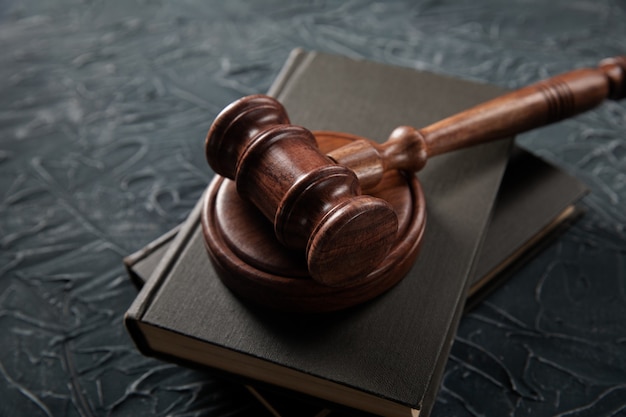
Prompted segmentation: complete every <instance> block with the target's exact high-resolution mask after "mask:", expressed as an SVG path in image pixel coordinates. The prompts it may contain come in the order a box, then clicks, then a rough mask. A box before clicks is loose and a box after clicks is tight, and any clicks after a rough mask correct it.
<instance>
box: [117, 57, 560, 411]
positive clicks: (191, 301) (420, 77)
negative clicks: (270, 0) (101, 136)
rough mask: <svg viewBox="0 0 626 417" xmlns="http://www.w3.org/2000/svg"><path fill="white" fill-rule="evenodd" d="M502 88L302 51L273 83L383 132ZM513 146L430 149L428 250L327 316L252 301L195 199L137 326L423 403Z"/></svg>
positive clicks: (336, 387) (175, 345)
mask: <svg viewBox="0 0 626 417" xmlns="http://www.w3.org/2000/svg"><path fill="white" fill-rule="evenodd" d="M501 92H502V91H501V90H500V89H498V88H495V87H492V86H486V85H481V84H476V83H472V82H467V81H461V80H457V79H453V78H449V77H444V76H438V75H434V74H430V73H424V72H418V71H413V70H410V69H404V68H396V67H389V66H385V65H381V64H376V63H371V62H365V61H355V60H351V59H348V58H343V57H337V56H331V55H324V54H318V53H306V52H303V51H298V52H296V53H294V54H293V55H292V57H291V59H290V60H289V62H288V64H287V65H286V66H285V69H284V71H283V72H282V73H281V75H280V76H279V78H278V80H277V82H276V83H275V85H274V87H273V88H272V90H271V91H270V94H273V95H274V96H276V97H277V98H278V99H279V100H281V101H282V102H283V103H284V104H285V106H286V108H287V110H288V111H289V113H290V116H291V119H292V122H293V123H295V124H301V125H304V126H307V127H308V128H310V129H312V130H337V131H347V132H351V133H355V134H359V135H363V136H366V137H369V138H372V139H374V140H379V141H384V140H385V139H386V137H387V135H388V134H389V133H390V132H391V130H392V129H393V128H394V127H396V126H398V125H401V124H413V125H415V126H424V125H427V124H430V123H432V122H434V121H436V120H439V119H441V118H443V117H446V116H448V115H450V114H453V113H456V112H458V111H460V110H463V109H465V108H467V107H470V106H472V105H474V104H476V103H478V102H482V101H485V100H487V99H489V98H491V97H493V96H495V95H498V94H500V93H501ZM199 146H201V145H200V144H199ZM510 146H511V140H503V141H500V142H497V143H491V144H486V145H480V146H477V147H474V148H471V149H466V150H462V151H457V152H453V153H450V154H448V155H443V156H439V157H436V158H434V159H432V160H431V161H429V162H428V164H427V166H426V168H425V169H424V170H423V171H421V172H420V173H419V178H420V180H421V182H422V185H423V187H424V191H425V194H426V199H427V216H428V224H427V228H426V233H425V237H424V242H423V247H422V250H421V253H420V256H419V258H418V261H417V262H416V264H415V265H414V267H413V269H412V270H411V271H410V273H409V274H408V276H407V277H406V278H405V279H404V280H403V281H402V282H401V283H400V284H398V285H397V286H396V287H394V288H393V289H392V290H390V291H389V292H387V293H386V294H384V295H382V296H380V297H378V298H377V299H375V300H373V301H371V302H368V303H365V304H363V305H361V306H358V307H356V308H352V309H349V310H346V311H343V312H338V313H333V314H326V315H319V316H310V315H309V316H301V315H290V314H280V313H274V312H270V311H266V310H260V309H258V308H255V307H253V306H250V305H247V304H245V303H242V302H241V301H240V300H239V299H238V298H237V297H236V296H235V295H234V294H232V293H230V292H229V291H228V290H227V289H226V288H225V287H224V286H223V285H222V284H221V282H220V281H219V279H218V278H217V276H216V274H215V271H214V269H213V267H212V265H211V263H210V261H209V258H208V256H207V255H206V253H205V249H204V245H203V242H202V237H201V231H200V229H199V222H198V209H196V210H194V212H193V213H192V214H191V215H190V216H189V219H188V220H187V221H186V222H185V223H184V224H183V226H182V227H181V229H180V231H179V232H178V233H177V234H176V236H175V237H174V238H173V239H172V241H171V244H170V245H169V247H168V248H167V250H166V251H165V252H164V255H163V257H162V260H161V262H159V264H158V266H157V267H156V270H155V271H154V273H153V275H152V277H151V278H150V279H149V280H148V282H147V284H146V285H144V287H143V288H142V290H141V292H140V294H139V296H138V297H137V299H136V300H135V302H134V303H133V305H132V306H131V308H130V309H129V311H128V313H127V317H126V324H127V326H128V329H129V331H130V332H131V334H132V336H133V338H134V340H135V342H136V344H137V346H138V347H139V349H141V350H142V351H143V352H144V353H145V354H147V355H154V356H158V357H161V358H164V359H169V360H175V361H182V362H188V361H191V362H194V363H199V364H203V365H207V366H209V367H213V368H215V369H219V370H220V371H225V372H227V373H230V374H234V375H239V376H241V377H242V378H243V380H245V381H261V382H262V383H267V384H273V385H277V386H282V387H284V388H288V389H292V390H295V391H298V392H301V393H304V394H307V395H310V396H313V397H317V398H320V399H322V400H326V401H330V402H335V403H339V404H342V405H345V406H348V407H353V408H356V409H360V410H365V411H368V412H371V413H376V414H381V415H390V416H394V415H398V416H400V415H413V416H414V415H417V414H420V415H427V414H428V412H429V411H430V406H431V405H432V403H433V401H434V398H435V395H436V392H437V389H438V386H439V382H440V378H441V374H442V371H443V367H444V365H445V362H446V359H447V355H448V352H449V349H450V345H451V343H452V340H453V336H454V333H455V330H456V326H457V323H458V319H459V317H460V315H461V312H462V309H463V306H464V304H465V297H466V294H467V291H466V290H467V284H468V282H470V280H471V278H472V277H474V275H475V270H476V268H477V265H478V263H477V262H475V259H477V257H476V255H477V254H478V253H479V250H480V247H481V244H482V241H483V237H484V235H485V230H486V229H487V225H488V223H489V218H490V213H491V211H492V207H493V203H494V200H495V198H496V194H497V191H498V187H499V185H500V182H501V179H502V175H503V172H504V169H505V166H506V162H507V160H508V156H509V151H510ZM570 202H571V200H570ZM563 209H564V208H561V210H557V211H555V215H554V216H552V218H551V220H550V221H548V222H546V224H545V226H546V227H548V225H549V224H551V223H554V221H553V220H554V219H556V218H558V215H559V213H563ZM544 220H545V219H544ZM542 221H543V220H542ZM140 258H141V257H140ZM500 260H502V259H500ZM489 264H491V262H487V265H489ZM486 268H487V269H489V266H487V267H486Z"/></svg>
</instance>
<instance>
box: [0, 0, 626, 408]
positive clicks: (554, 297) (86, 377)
mask: <svg viewBox="0 0 626 417" xmlns="http://www.w3.org/2000/svg"><path fill="white" fill-rule="evenodd" d="M624 21H626V3H624V2H623V1H622V0H604V1H595V0H579V1H571V0H568V1H553V2H545V1H542V0H534V1H533V0H515V1H508V2H500V1H496V0H493V1H465V2H459V1H455V2H452V1H435V0H433V1H419V2H408V1H407V2H398V1H394V2H380V3H370V2H361V1H352V2H347V3H341V4H339V3H326V2H312V3H310V4H304V3H303V4H296V3H292V2H279V1H259V2H254V3H248V2H243V1H229V2H217V1H211V2H201V1H187V2H176V3H171V4H170V3H165V4H161V3H160V2H152V1H145V2H122V1H116V2H115V1H112V2H72V1H67V0H64V1H56V2H43V1H36V0H33V1H24V2H15V1H8V2H3V3H2V4H1V5H0V50H2V56H1V57H0V245H1V246H0V247H1V252H0V274H1V278H0V329H1V330H2V332H3V336H2V338H1V339H0V414H1V415H3V416H4V415H6V416H13V415H44V416H63V415H67V416H75V415H82V416H91V415H107V414H111V415H116V416H118V415H119V416H121V415H138V414H150V415H168V414H173V415H214V416H218V415H255V414H258V409H256V408H255V407H256V405H255V403H254V401H252V400H237V398H238V397H240V396H244V395H246V394H245V392H244V391H243V390H242V389H240V388H237V387H234V386H229V385H225V384H224V383H223V382H222V381H219V380H215V379H212V378H211V377H208V376H206V375H205V374H203V373H200V372H197V371H193V370H187V369H184V368H179V367H175V366H173V365H167V364H163V363H160V362H157V361H154V360H151V359H147V358H144V357H142V356H141V355H140V354H139V353H138V352H137V351H136V350H135V349H134V347H133V346H132V344H131V342H130V339H129V338H128V336H127V335H126V333H125V330H124V329H123V327H122V324H121V320H122V315H123V312H124V311H125V310H126V308H127V307H128V305H129V304H130V302H131V300H132V299H133V297H134V295H135V290H134V288H133V287H132V284H131V283H130V282H129V281H128V280H127V278H126V275H125V272H124V269H123V266H122V263H121V258H122V257H123V256H124V255H126V254H128V253H130V252H132V251H134V250H136V249H138V248H140V247H142V246H144V245H145V244H147V243H148V242H149V241H151V240H153V239H154V238H156V237H158V236H159V235H161V234H162V233H164V232H166V231H167V230H169V229H170V228H172V227H173V226H175V225H176V224H178V223H179V222H180V221H182V220H183V219H184V218H185V216H186V215H187V213H188V212H189V210H190V209H191V208H192V206H193V205H194V203H195V202H196V200H197V199H198V197H199V195H200V193H201V192H202V190H203V188H204V186H205V185H206V184H207V182H208V181H209V179H210V177H211V173H210V171H209V170H208V169H207V168H206V164H205V162H204V159H203V155H202V151H201V143H202V140H203V138H204V135H205V134H206V131H207V129H208V126H209V124H210V122H211V120H212V118H213V117H214V116H215V114H216V113H217V112H218V111H219V110H220V109H221V108H222V107H223V106H224V105H225V104H227V103H228V102H230V101H232V100H233V99H235V98H238V97H239V96H241V95H244V94H249V93H256V92H263V91H265V90H266V89H267V88H268V87H269V85H270V83H271V81H272V79H273V78H274V77H275V76H276V75H277V72H278V70H279V69H280V67H281V65H282V63H283V61H284V59H285V58H286V57H287V55H288V53H289V51H290V50H291V48H293V47H304V48H307V49H318V50H322V51H326V52H333V53H341V54H345V55H348V56H352V57H364V58H368V59H373V60H377V61H381V62H386V63H391V64H397V65H403V66H408V67H417V68H422V69H428V70H432V71H435V72H440V73H445V74H450V75H455V76H458V77H461V78H468V79H473V80H479V81H484V82H490V83H494V84H498V85H501V86H504V87H508V88H514V87H518V86H521V85H523V84H526V83H528V82H531V81H535V80H537V79H539V78H542V77H546V76H548V75H552V74H554V73H557V72H561V71H565V70H568V69H570V68H572V67H574V66H581V65H594V64H595V63H596V61H598V60H599V59H601V58H603V57H605V56H609V55H616V54H624V53H626V25H624ZM416 94H419V92H416ZM407 123H410V121H407ZM518 142H519V143H520V144H522V145H524V146H525V147H527V148H529V149H531V150H532V151H534V152H536V153H538V154H540V155H542V156H544V157H546V158H547V159H549V160H551V161H553V162H555V163H556V164H558V165H559V166H561V167H563V168H565V169H566V170H568V171H569V172H571V173H573V174H575V175H576V176H577V177H578V178H580V179H582V180H584V181H586V183H587V184H588V185H589V186H590V188H591V191H592V193H591V194H590V195H589V196H588V197H587V198H585V200H584V203H585V205H586V206H587V208H588V210H589V212H588V213H587V215H586V216H585V217H584V218H583V220H582V221H581V222H579V223H578V224H577V225H576V226H575V227H574V228H572V229H571V230H570V231H568V232H567V233H566V234H565V235H564V236H563V237H561V238H560V239H559V240H558V241H557V242H556V243H555V244H554V245H552V246H550V247H549V248H548V249H547V250H546V251H545V252H543V253H542V254H541V255H540V256H539V257H538V258H536V259H535V260H533V261H532V262H531V263H530V264H528V265H527V266H526V267H525V268H523V269H522V270H521V271H519V272H518V273H517V274H516V275H515V276H514V277H513V278H512V279H511V280H510V281H509V282H508V283H507V284H506V285H505V286H504V287H502V288H501V289H500V290H498V291H497V292H495V293H494V294H493V295H492V296H491V297H490V298H489V299H487V300H486V301H485V302H484V303H483V304H482V305H480V306H479V307H478V308H476V309H475V310H473V311H472V312H471V313H470V314H469V315H467V317H466V318H465V319H464V320H463V321H462V324H461V327H460V329H459V333H458V336H457V340H456V343H455V345H454V347H453V351H452V357H451V359H450V361H449V364H448V368H447V372H446V376H445V379H444V382H443V386H442V389H441V392H440V395H439V398H438V403H437V405H436V407H435V409H434V412H433V414H434V415H436V416H447V415H455V416H475V415H476V416H478V415H488V416H501V415H515V416H526V415H533V416H549V415H566V416H612V415H623V414H626V239H625V238H626V209H625V208H624V207H625V206H626V187H625V184H626V105H625V104H624V103H621V104H618V103H607V105H605V106H603V107H602V108H601V109H599V110H597V111H594V112H592V113H589V114H586V115H583V116H580V117H578V118H576V119H574V120H570V121H566V122H564V123H561V124H559V125H558V126H555V127H550V128H546V129H542V130H540V131H537V132H533V133H530V134H526V135H524V136H522V137H520V138H519V141H518Z"/></svg>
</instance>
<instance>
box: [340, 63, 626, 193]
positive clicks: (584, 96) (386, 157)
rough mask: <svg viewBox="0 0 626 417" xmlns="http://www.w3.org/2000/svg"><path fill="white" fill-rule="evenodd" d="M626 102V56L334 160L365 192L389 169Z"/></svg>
mask: <svg viewBox="0 0 626 417" xmlns="http://www.w3.org/2000/svg"><path fill="white" fill-rule="evenodd" d="M625 97H626V56H620V57H615V58H609V59H606V60H603V61H602V62H600V65H599V66H598V68H593V69H592V68H586V69H578V70H574V71H571V72H568V73H565V74H562V75H557V76H555V77H552V78H549V79H547V80H544V81H540V82H538V83H535V84H532V85H530V86H527V87H524V88H521V89H519V90H516V91H513V92H511V93H509V94H505V95H503V96H500V97H497V98H495V99H493V100H490V101H487V102H485V103H483V104H479V105H477V106H475V107H473V108H471V109H468V110H466V111H463V112H461V113H458V114H455V115H453V116H450V117H448V118H446V119H443V120H441V121H438V122H436V123H434V124H431V125H430V126H427V127H425V128H422V129H419V130H418V129H415V128H413V127H410V126H401V127H399V128H397V129H395V130H394V131H393V132H392V134H391V136H390V137H389V139H388V140H387V142H385V143H383V144H382V145H379V144H377V143H375V142H372V141H369V140H366V139H364V140H363V141H358V142H354V143H351V144H349V145H347V146H346V147H345V148H340V149H336V150H334V151H332V152H330V153H329V156H330V157H331V158H332V159H333V160H335V161H336V162H337V163H339V164H341V165H344V166H348V167H350V168H351V169H353V170H354V171H355V173H356V174H357V177H359V180H360V182H361V185H362V187H363V188H367V187H371V186H373V185H375V184H376V183H377V182H378V181H379V180H380V176H381V174H382V173H383V172H384V171H386V170H388V169H401V170H405V171H411V172H415V171H418V170H420V169H421V168H422V167H423V166H424V165H425V164H426V161H427V159H428V158H429V157H432V156H435V155H439V154H442V153H445V152H450V151H453V150H455V149H460V148H464V147H467V146H472V145H477V144H480V143H483V142H488V141H492V140H497V139H502V138H506V137H511V136H515V135H517V134H519V133H522V132H526V131H528V130H531V129H535V128H538V127H541V126H545V125H547V124H550V123H554V122H558V121H560V120H563V119H565V118H568V117H571V116H575V115H577V114H580V113H582V112H584V111H587V110H590V109H592V108H594V107H596V106H598V105H599V104H601V103H602V102H603V101H604V100H605V99H607V98H608V99H612V100H620V99H623V98H625Z"/></svg>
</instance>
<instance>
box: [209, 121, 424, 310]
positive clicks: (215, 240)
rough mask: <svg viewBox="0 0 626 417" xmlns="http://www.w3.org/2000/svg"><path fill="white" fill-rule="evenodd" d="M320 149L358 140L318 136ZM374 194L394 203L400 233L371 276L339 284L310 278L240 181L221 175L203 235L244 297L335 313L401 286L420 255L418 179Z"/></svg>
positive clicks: (391, 175)
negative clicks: (240, 187)
mask: <svg viewBox="0 0 626 417" xmlns="http://www.w3.org/2000/svg"><path fill="white" fill-rule="evenodd" d="M314 134H315V138H316V140H317V142H318V144H319V147H320V149H321V150H322V152H324V153H326V152H329V151H330V150H332V149H335V148H338V147H340V146H343V145H345V144H347V143H349V142H350V141H353V140H356V139H359V137H357V136H353V135H349V134H344V133H337V132H314ZM368 194H371V195H374V196H376V197H379V198H382V199H384V200H386V201H388V202H389V203H390V204H391V205H392V207H393V208H394V210H395V211H396V213H397V215H398V224H399V227H398V233H397V237H396V240H395V243H394V245H393V247H392V249H391V251H390V252H389V254H388V255H387V256H386V258H385V259H384V260H383V261H382V262H381V263H380V264H379V265H378V267H377V268H376V269H375V270H373V271H371V272H370V273H369V274H367V275H366V276H363V277H361V278H358V279H356V280H353V281H351V282H350V283H349V284H347V285H345V286H341V287H330V286H325V285H322V284H319V283H318V282H316V281H314V280H313V279H311V278H310V276H309V274H308V271H307V264H306V260H305V256H304V253H300V252H299V251H293V250H290V249H287V248H285V247H284V246H283V245H281V244H280V243H279V242H278V240H277V239H276V237H275V236H274V229H273V225H272V224H271V222H270V221H268V220H267V219H266V218H265V217H264V216H263V215H262V214H261V213H260V212H259V211H258V210H257V209H256V207H254V206H253V205H252V204H250V203H248V202H247V201H245V200H242V199H241V198H240V197H239V195H238V194H237V190H236V186H235V183H234V182H233V181H231V180H228V179H226V178H224V177H221V176H216V177H215V178H214V179H213V181H212V183H211V185H210V186H209V190H208V192H207V193H206V195H205V197H204V207H203V210H202V215H201V220H202V230H203V233H204V239H205V243H206V248H207V251H208V253H209V256H210V258H211V261H212V263H213V265H214V266H215V269H216V271H217V273H218V275H219V277H220V279H221V280H222V282H223V283H224V284H225V285H226V286H227V287H228V288H229V289H230V290H232V291H233V292H234V293H236V294H237V295H238V296H240V297H241V298H243V299H245V300H247V301H250V302H253V303H255V304H259V305H262V306H266V307H269V308H272V309H277V310H283V311H294V312H329V311H335V310H340V309H344V308H347V307H351V306H354V305H357V304H360V303H363V302H365V301H367V300H370V299H372V298H374V297H376V296H378V295H380V294H382V293H383V292H385V291H387V290H388V289H390V288H391V287H393V286H394V285H395V284H397V283H398V282H399V281H400V280H402V278H404V276H405V275H406V273H407V272H408V271H409V269H410V268H411V266H412V265H413V262H414V261H415V258H416V256H417V253H418V251H419V247H420V242H421V240H422V239H421V237H422V234H423V232H424V227H425V223H426V209H425V203H424V195H423V192H422V188H421V186H420V184H419V182H418V181H417V178H416V177H415V176H414V175H412V174H408V175H405V174H404V173H402V172H398V171H390V172H387V173H385V176H384V178H383V180H382V182H381V183H380V184H379V185H378V186H376V188H374V189H373V190H368Z"/></svg>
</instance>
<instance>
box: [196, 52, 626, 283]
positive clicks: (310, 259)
mask: <svg viewBox="0 0 626 417" xmlns="http://www.w3.org/2000/svg"><path fill="white" fill-rule="evenodd" d="M624 97H626V57H615V58H610V59H606V60H604V61H602V62H601V63H600V64H599V66H598V68H594V69H579V70H575V71H572V72H569V73H566V74H563V75H559V76H556V77H553V78H550V79H548V80H545V81H541V82H538V83H536V84H533V85H531V86H528V87H525V88H522V89H520V90H517V91H514V92H512V93H509V94H506V95H504V96H501V97H499V98H496V99H494V100H491V101H488V102H486V103H483V104H481V105H478V106H476V107H473V108H471V109H469V110H466V111H464V112H461V113H458V114H456V115H454V116H451V117H449V118H446V119H444V120H441V121H439V122H437V123H434V124H432V125H430V126H428V127H425V128H422V129H415V128H413V127H408V126H401V127H399V128H397V129H395V130H394V131H393V132H392V134H391V136H390V137H389V140H388V141H387V142H385V143H384V144H382V145H380V144H377V143H375V142H372V141H370V140H367V139H361V140H357V141H354V142H352V143H350V144H348V145H346V146H343V147H341V148H338V149H336V150H334V151H331V152H330V153H329V154H328V155H324V154H322V152H320V151H319V149H318V147H317V143H316V141H315V137H314V136H313V134H312V133H311V132H309V131H308V130H306V129H305V128H302V127H299V126H293V125H291V124H290V122H289V118H288V116H287V113H286V111H285V109H284V108H283V106H282V105H281V104H280V103H279V102H278V101H276V100H275V99H273V98H270V97H267V96H263V95H255V96H249V97H244V98H242V99H240V100H238V101H236V102H234V103H233V104H231V105H230V106H228V107H227V108H226V109H224V110H223V111H222V112H221V113H220V115H218V117H217V118H216V120H215V122H214V123H213V125H212V126H211V129H210V130H209V133H208V135H207V139H206V155H207V160H208V162H209V164H210V165H211V167H212V168H213V169H214V170H215V172H216V173H218V174H220V175H222V176H224V177H227V178H230V179H233V180H235V182H236V186H237V191H238V193H239V194H240V195H241V196H242V197H243V198H245V199H248V200H249V201H251V202H252V203H254V204H255V205H256V206H257V207H258V208H259V210H260V211H261V212H262V213H263V214H264V215H265V217H267V218H268V219H269V220H270V221H272V223H273V225H274V231H275V234H276V237H277V238H278V240H279V241H280V242H282V243H283V244H284V245H286V246H287V247H290V248H295V249H301V250H304V251H305V254H306V259H307V265H308V268H309V272H310V274H311V277H312V278H313V279H315V280H317V281H319V282H320V283H323V284H327V285H332V286H340V285H344V284H346V283H348V282H350V281H351V280H353V279H356V278H358V277H360V276H363V275H364V274H367V273H368V272H369V271H371V270H372V269H374V268H375V267H376V265H378V264H379V263H380V262H381V261H382V260H383V259H384V257H385V256H386V254H387V252H388V251H389V248H390V245H391V244H392V242H393V241H394V238H395V236H396V231H397V224H398V222H397V219H396V214H395V212H394V211H393V209H392V207H391V206H390V205H389V204H388V203H387V202H386V201H384V200H382V199H378V198H374V197H372V196H369V195H366V194H362V190H363V189H369V188H371V187H373V186H375V185H376V184H377V183H378V182H379V181H380V179H381V178H382V176H383V173H384V172H385V171H386V170H401V171H409V172H416V171H419V170H420V169H421V168H423V166H424V165H425V164H426V161H427V160H428V158H429V157H431V156H434V155H438V154H442V153H445V152H449V151H452V150H455V149H459V148H463V147H467V146H471V145H476V144H479V143H483V142H487V141H491V140H495V139H501V138H505V137H510V136H513V135H515V134H518V133H521V132H525V131H528V130H530V129H534V128H536V127H540V126H544V125H547V124H550V123H553V122H557V121H559V120H563V119H565V118H567V117H571V116H573V115H576V114H579V113H582V112H584V111H586V110H589V109H591V108H593V107H595V106H597V105H599V104H600V103H602V101H603V100H605V99H607V98H609V99H614V100H617V99H622V98H624Z"/></svg>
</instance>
